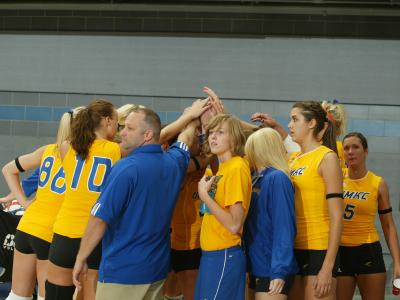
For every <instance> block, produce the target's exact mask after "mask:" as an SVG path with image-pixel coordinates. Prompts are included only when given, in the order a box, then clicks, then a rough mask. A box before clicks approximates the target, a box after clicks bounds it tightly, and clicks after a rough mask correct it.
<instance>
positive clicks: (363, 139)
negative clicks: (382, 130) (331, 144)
mask: <svg viewBox="0 0 400 300" xmlns="http://www.w3.org/2000/svg"><path fill="white" fill-rule="evenodd" d="M350 137H356V138H358V139H359V140H360V142H361V145H362V146H363V148H364V150H368V141H367V138H366V137H365V136H364V135H363V134H362V133H361V132H350V133H348V134H346V135H345V136H344V138H343V143H344V140H345V139H348V138H350Z"/></svg>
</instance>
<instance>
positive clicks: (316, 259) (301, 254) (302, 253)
mask: <svg viewBox="0 0 400 300" xmlns="http://www.w3.org/2000/svg"><path fill="white" fill-rule="evenodd" d="M325 255H326V250H299V249H294V256H295V258H296V261H297V265H298V266H299V272H298V273H297V275H300V276H316V275H318V273H319V271H320V270H321V268H322V264H323V263H324V259H325ZM339 260H340V259H339V254H338V255H337V256H336V260H335V264H334V266H333V269H332V276H333V277H336V275H337V270H338V267H339Z"/></svg>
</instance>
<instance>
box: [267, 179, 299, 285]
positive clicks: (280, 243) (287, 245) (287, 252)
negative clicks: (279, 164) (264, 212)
mask: <svg viewBox="0 0 400 300" xmlns="http://www.w3.org/2000/svg"><path fill="white" fill-rule="evenodd" d="M271 179H272V181H271V182H270V183H269V185H268V198H269V207H268V209H269V210H270V215H271V218H272V234H273V237H272V259H271V279H277V278H280V279H284V278H285V277H287V276H288V275H289V274H294V273H296V272H297V265H296V261H295V258H294V239H295V236H296V214H295V208H294V188H293V185H292V182H291V181H290V179H289V178H288V177H287V176H286V175H285V174H284V173H283V172H280V171H279V172H275V174H274V176H273V178H271Z"/></svg>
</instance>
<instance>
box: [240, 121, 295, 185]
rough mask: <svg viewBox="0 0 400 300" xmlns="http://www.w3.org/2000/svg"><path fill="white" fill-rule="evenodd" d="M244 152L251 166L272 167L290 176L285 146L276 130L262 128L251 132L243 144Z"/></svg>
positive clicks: (257, 167)
mask: <svg viewBox="0 0 400 300" xmlns="http://www.w3.org/2000/svg"><path fill="white" fill-rule="evenodd" d="M245 153H246V156H247V159H248V160H249V163H250V166H251V167H252V168H254V169H256V170H258V169H263V168H269V167H273V168H275V169H277V170H281V171H282V172H284V173H285V174H286V175H287V176H288V177H289V178H290V175H289V166H288V163H287V159H286V150H285V146H284V145H283V141H282V138H281V136H280V135H279V133H278V132H277V131H276V130H274V129H272V128H262V129H260V130H257V131H256V132H254V133H253V134H251V135H250V136H249V138H248V140H247V142H246V145H245Z"/></svg>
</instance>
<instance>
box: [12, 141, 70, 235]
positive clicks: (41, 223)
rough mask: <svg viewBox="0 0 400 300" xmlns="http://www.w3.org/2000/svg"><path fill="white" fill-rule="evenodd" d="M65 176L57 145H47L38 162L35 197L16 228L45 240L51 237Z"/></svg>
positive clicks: (63, 188) (62, 195)
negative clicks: (38, 169) (38, 170)
mask: <svg viewBox="0 0 400 300" xmlns="http://www.w3.org/2000/svg"><path fill="white" fill-rule="evenodd" d="M64 192H65V177H64V169H63V167H62V163H61V157H60V153H59V152H58V149H57V145H55V144H52V145H48V146H47V147H46V148H45V150H44V152H43V155H42V159H41V163H40V172H39V181H38V189H37V192H36V199H35V200H34V201H33V202H32V203H31V204H30V205H29V206H28V208H27V209H26V211H25V213H24V215H23V216H22V218H21V220H20V221H19V224H18V227H17V229H18V230H20V231H23V232H25V233H28V234H30V235H32V236H35V237H38V238H40V239H42V240H45V241H47V242H51V241H52V239H53V225H54V222H55V220H56V216H57V214H58V211H59V210H60V207H61V204H62V202H63V200H64Z"/></svg>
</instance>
